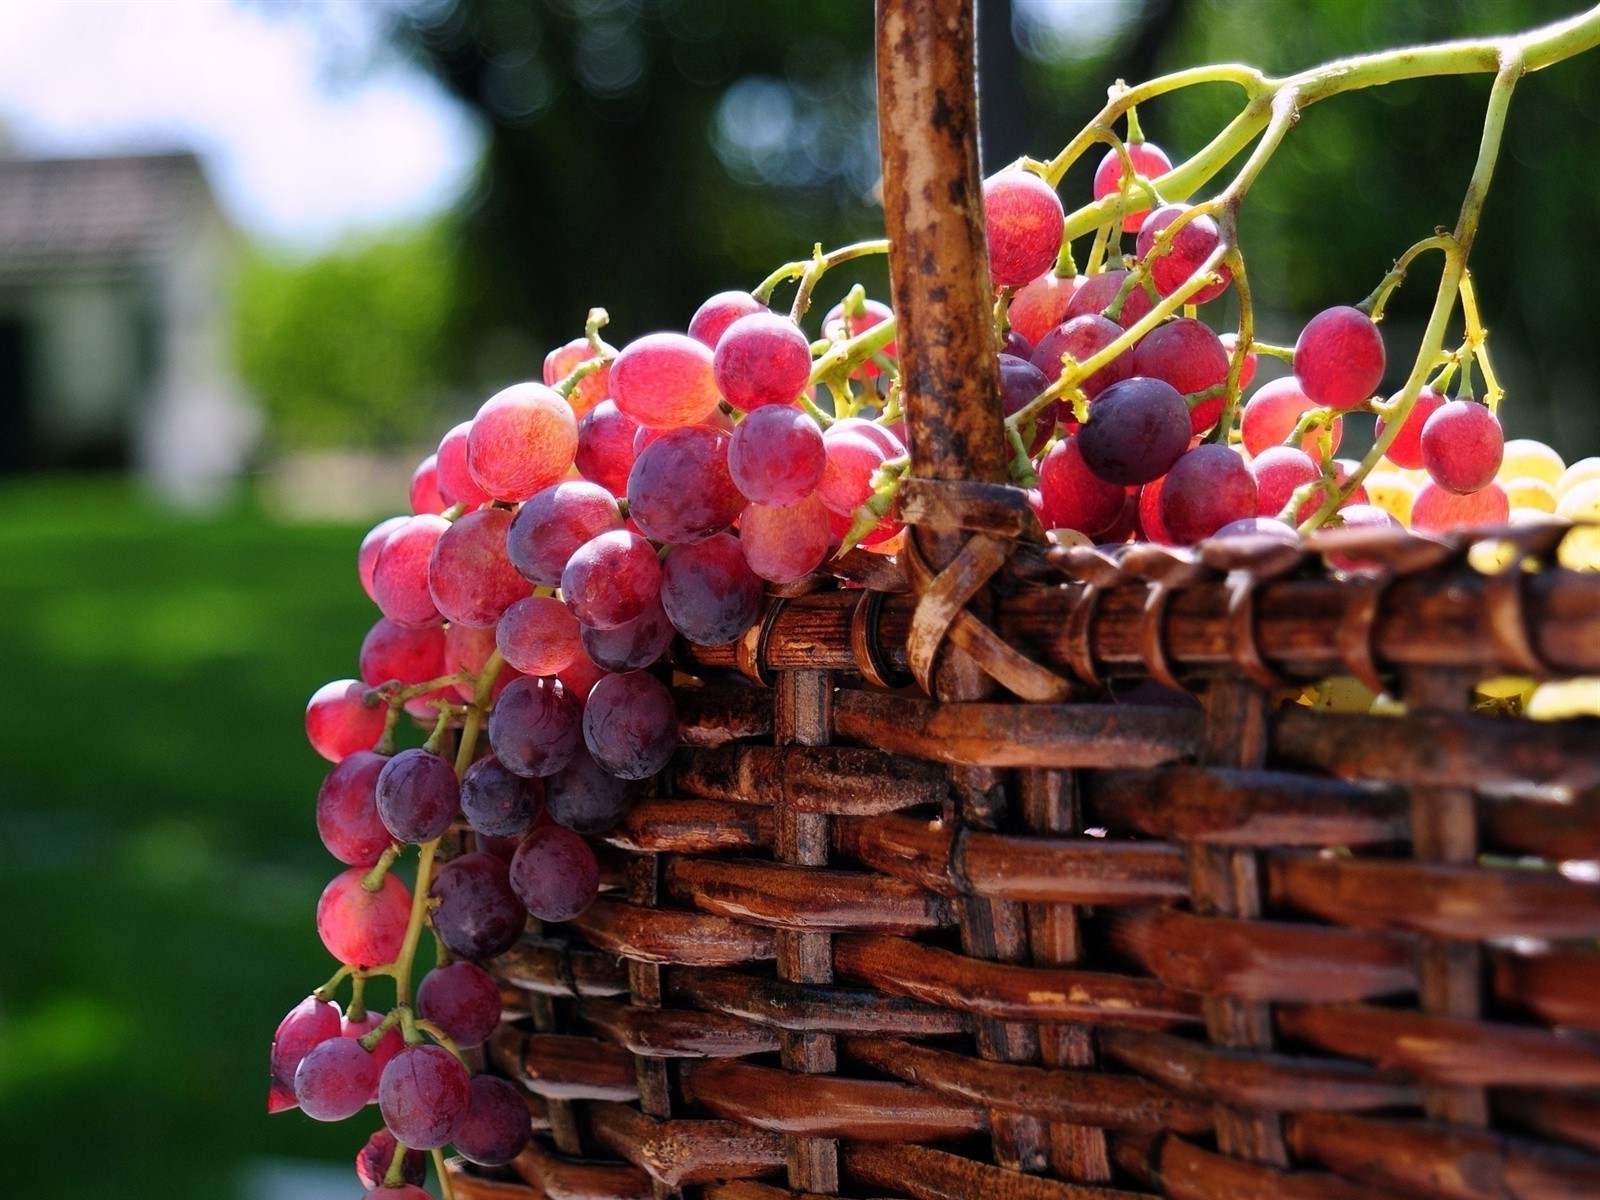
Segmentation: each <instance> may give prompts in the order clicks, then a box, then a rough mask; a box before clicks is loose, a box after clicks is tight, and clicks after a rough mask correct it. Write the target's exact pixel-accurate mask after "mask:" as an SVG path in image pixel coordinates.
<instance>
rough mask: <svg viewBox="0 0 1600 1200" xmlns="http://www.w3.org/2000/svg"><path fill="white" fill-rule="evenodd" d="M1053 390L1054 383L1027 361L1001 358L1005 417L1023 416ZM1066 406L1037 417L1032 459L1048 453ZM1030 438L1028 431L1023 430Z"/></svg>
mask: <svg viewBox="0 0 1600 1200" xmlns="http://www.w3.org/2000/svg"><path fill="white" fill-rule="evenodd" d="M1049 386H1050V380H1048V379H1047V378H1045V373H1044V372H1043V371H1041V370H1040V369H1039V368H1038V367H1036V366H1034V365H1033V364H1032V363H1031V362H1029V361H1028V360H1027V359H1025V358H1013V357H1012V356H1011V355H1009V354H1002V355H1000V404H1001V407H1002V408H1004V409H1005V415H1006V416H1008V417H1009V416H1010V415H1011V414H1012V413H1014V412H1020V411H1021V410H1022V409H1023V408H1025V407H1026V406H1027V405H1029V404H1031V403H1032V402H1033V401H1034V400H1036V399H1038V396H1039V393H1040V392H1042V391H1044V390H1045V388H1047V387H1049ZM1064 411H1065V405H1063V404H1062V403H1061V401H1059V400H1058V401H1056V402H1055V403H1054V404H1047V405H1045V407H1044V411H1043V412H1039V413H1035V414H1034V417H1033V440H1032V441H1031V442H1030V443H1029V445H1028V453H1029V454H1030V455H1033V454H1037V453H1039V451H1041V450H1043V449H1044V445H1045V443H1046V442H1048V441H1049V440H1050V438H1051V435H1053V434H1054V433H1055V431H1056V422H1057V421H1059V420H1060V419H1061V414H1062V413H1063V412H1064ZM1023 433H1024V434H1026V433H1027V430H1023Z"/></svg>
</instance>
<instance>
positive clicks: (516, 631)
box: [495, 596, 583, 675]
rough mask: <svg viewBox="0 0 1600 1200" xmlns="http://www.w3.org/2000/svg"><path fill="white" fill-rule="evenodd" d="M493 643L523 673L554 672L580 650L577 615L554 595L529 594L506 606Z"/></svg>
mask: <svg viewBox="0 0 1600 1200" xmlns="http://www.w3.org/2000/svg"><path fill="white" fill-rule="evenodd" d="M495 644H496V645H497V646H498V647H499V648H500V653H501V655H502V656H503V657H504V658H505V660H506V661H507V662H508V663H510V664H511V665H512V666H513V667H515V668H516V669H517V670H519V671H521V672H522V673H523V674H524V675H554V674H555V673H556V672H557V671H559V670H561V668H562V667H565V666H566V665H567V664H569V663H570V662H572V660H573V659H575V658H577V657H578V655H580V654H582V653H583V642H582V641H581V640H580V639H579V637H578V619H577V618H576V617H574V616H573V615H572V610H571V609H569V608H568V607H567V606H566V605H565V604H563V603H562V602H561V601H559V600H557V599H556V598H555V597H554V596H528V597H527V598H525V599H522V600H518V601H517V602H516V603H515V604H513V605H512V606H511V607H510V608H508V609H506V611H505V614H504V615H503V616H502V617H501V618H500V624H499V625H498V626H496V627H495Z"/></svg>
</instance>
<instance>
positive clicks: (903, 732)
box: [453, 0, 1600, 1200]
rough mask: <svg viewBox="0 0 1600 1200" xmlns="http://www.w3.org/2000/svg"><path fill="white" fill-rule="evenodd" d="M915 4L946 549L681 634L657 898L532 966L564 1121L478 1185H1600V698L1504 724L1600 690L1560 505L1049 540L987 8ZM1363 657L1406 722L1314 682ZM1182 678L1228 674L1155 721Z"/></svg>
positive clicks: (656, 813) (891, 130)
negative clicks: (1042, 515)
mask: <svg viewBox="0 0 1600 1200" xmlns="http://www.w3.org/2000/svg"><path fill="white" fill-rule="evenodd" d="M879 22H880V25H879V44H880V55H881V56H888V58H889V59H891V60H892V61H890V62H887V63H884V64H882V65H883V66H884V67H885V68H886V69H882V70H880V80H881V83H880V108H881V119H882V122H883V146H884V157H885V165H886V169H885V179H886V196H885V207H886V212H887V217H888V223H889V229H890V234H891V237H892V240H893V243H894V246H895V254H894V256H893V260H892V263H891V272H892V277H893V286H894V299H895V302H896V303H895V307H896V310H897V312H898V314H899V317H900V334H899V343H900V354H901V361H902V369H903V372H904V375H903V378H904V379H905V382H906V392H907V397H906V399H907V407H908V410H909V425H910V430H909V432H910V438H911V448H912V456H913V470H914V475H915V478H914V479H913V480H911V481H910V482H908V484H907V486H906V489H905V491H904V493H903V496H902V506H903V515H904V516H905V518H906V520H907V521H908V523H909V524H911V525H912V526H913V529H914V536H913V537H912V538H911V539H910V540H909V542H908V546H907V549H906V551H905V553H904V554H903V555H902V556H901V561H902V563H903V567H901V568H896V567H894V566H893V565H892V564H889V563H886V562H885V561H884V560H882V559H879V558H875V557H872V556H870V555H851V556H849V557H848V558H847V559H846V560H844V562H843V563H842V564H840V566H839V572H838V575H839V576H842V577H843V578H842V579H840V578H837V577H835V578H830V579H828V580H826V581H820V582H819V581H811V584H810V586H808V587H807V588H804V589H795V590H794V592H793V593H792V594H790V595H788V596H784V597H774V598H773V600H772V602H771V604H770V607H769V609H768V612H767V615H766V618H765V620H764V621H763V622H762V623H761V625H760V626H758V627H757V628H756V629H755V630H753V631H752V632H751V634H750V636H749V637H748V638H746V639H745V640H744V641H743V642H742V643H740V644H738V645H735V646H727V647H721V648H717V649H711V650H706V649H697V648H681V649H680V651H679V663H678V665H679V667H680V669H681V671H682V672H683V673H682V674H680V675H679V676H678V677H677V682H678V684H679V685H681V686H679V688H678V697H679V701H680V710H681V713H682V719H683V741H684V748H683V750H682V751H681V752H680V754H679V756H678V758H677V760H676V761H675V763H674V765H673V767H672V769H671V770H670V771H668V772H667V773H665V774H664V775H663V776H662V777H661V778H660V779H659V780H658V781H657V783H656V788H655V796H656V797H657V798H654V799H650V800H646V801H644V802H642V803H640V804H639V806H638V807H637V808H636V809H635V810H634V811H633V813H632V814H631V816H630V817H629V818H628V819H627V820H626V822H625V823H624V825H623V826H622V827H621V828H619V829H617V830H615V831H614V832H613V833H612V834H611V835H610V836H609V838H608V839H607V840H608V841H609V843H610V847H611V848H612V850H611V851H609V852H608V854H609V857H607V858H605V860H604V864H603V865H604V869H605V871H606V874H607V883H608V886H609V891H608V892H607V894H606V895H604V896H602V898H601V900H600V901H599V902H598V903H596V904H595V906H594V907H593V908H592V909H591V910H590V911H589V912H588V913H586V914H585V915H584V916H583V917H581V918H580V919H579V920H577V921H575V922H573V923H571V924H570V925H567V926H564V927H551V928H547V929H544V930H541V931H530V933H529V934H528V935H527V936H526V937H525V938H524V939H523V941H522V943H521V944H520V945H519V946H518V947H516V948H515V949H514V950H513V951H512V952H511V953H509V954H507V955H505V956H504V957H502V958H501V959H499V960H497V961H496V962H495V963H494V964H493V967H494V969H495V971H496V973H497V975H498V978H499V979H500V980H501V981H502V983H503V986H504V994H505V998H506V1012H505V1023H504V1024H503V1025H502V1027H501V1029H500V1031H499V1033H498V1034H497V1035H496V1037H495V1038H494V1039H493V1041H492V1042H491V1043H490V1046H489V1048H488V1051H487V1056H488V1059H489V1060H490V1063H491V1064H492V1066H493V1068H495V1069H498V1070H499V1071H501V1072H503V1073H504V1074H506V1075H507V1076H509V1077H510V1078H512V1079H515V1080H519V1081H521V1082H522V1083H523V1084H525V1085H526V1087H527V1089H528V1092H529V1100H528V1104H529V1111H530V1113H531V1114H532V1118H533V1122H534V1125H535V1129H536V1131H537V1134H536V1137H535V1141H534V1145H533V1147H532V1148H531V1149H529V1150H528V1151H527V1152H526V1153H525V1154H524V1155H523V1156H522V1157H521V1158H520V1159H519V1160H518V1161H517V1162H516V1163H515V1164H514V1170H508V1171H506V1172H503V1173H501V1174H499V1175H498V1176H497V1175H494V1174H493V1173H487V1174H486V1173H481V1172H476V1171H474V1170H472V1169H467V1168H461V1169H456V1170H454V1172H453V1184H454V1190H455V1194H456V1195H457V1196H458V1197H463V1198H466V1200H528V1198H530V1197H533V1196H542V1197H552V1198H555V1200H603V1198H607V1200H647V1198H650V1197H664V1196H668V1195H672V1194H676V1193H678V1192H680V1191H687V1192H688V1193H689V1194H691V1195H698V1196H703V1197H705V1198H706V1200H779V1198H780V1197H784V1196H792V1195H794V1194H795V1193H796V1192H798V1193H804V1194H822V1195H833V1194H843V1195H853V1196H900V1197H914V1198H916V1200H978V1198H980V1197H982V1198H985V1200H987V1198H999V1200H1068V1198H1074V1197H1106V1198H1109V1197H1125V1196H1133V1195H1150V1194H1158V1195H1165V1196H1171V1197H1212V1198H1216V1200H1249V1198H1266V1197H1278V1198H1296V1200H1312V1198H1315V1200H1344V1198H1351V1200H1354V1198H1356V1197H1371V1196H1375V1195H1384V1196H1387V1195H1401V1196H1411V1195H1415V1196H1435V1197H1450V1198H1471V1200H1479V1198H1484V1200H1487V1198H1490V1197H1494V1198H1500V1197H1517V1198H1534V1197H1538V1198H1554V1197H1577V1196H1600V1036H1597V1034H1600V955H1597V954H1596V953H1595V941H1594V939H1596V938H1597V937H1600V886H1597V885H1596V883H1595V881H1594V876H1593V875H1592V874H1585V873H1584V872H1583V871H1582V870H1581V869H1580V867H1581V866H1582V865H1583V864H1584V863H1585V862H1588V863H1592V862H1593V861H1594V860H1596V859H1600V724H1597V723H1595V722H1591V721H1571V722H1564V723H1533V722H1527V721H1523V720H1517V719H1508V718H1496V717H1493V716H1483V715H1475V714H1474V713H1473V712H1472V711H1471V694H1472V692H1471V689H1472V685H1473V683H1474V682H1476V681H1477V680H1480V679H1482V678H1483V677H1485V676H1487V675H1492V674H1495V673H1498V672H1502V671H1515V672H1521V673H1526V674H1532V675H1538V676H1547V677H1548V676H1560V675H1571V674H1583V673H1600V577H1596V576H1584V575H1578V574H1575V573H1572V572H1568V571H1564V570H1561V569H1558V568H1556V567H1554V566H1553V564H1552V555H1553V552H1554V549H1555V546H1556V544H1557V542H1558V541H1559V539H1560V537H1561V534H1562V531H1561V530H1560V529H1559V528H1556V529H1545V528H1539V529H1533V530H1529V529H1527V528H1523V529H1520V530H1518V531H1516V532H1515V536H1516V538H1517V539H1518V541H1517V546H1518V549H1519V550H1520V557H1521V563H1520V566H1519V567H1513V568H1512V569H1511V570H1510V571H1509V572H1507V573H1504V574H1499V575H1486V574H1483V573H1480V572H1479V571H1477V570H1474V569H1473V567H1472V566H1471V565H1469V563H1468V562H1467V552H1468V549H1469V547H1468V546H1467V545H1466V544H1465V542H1463V541H1462V540H1460V539H1457V540H1455V541H1448V540H1437V539H1428V538H1421V537H1416V536H1413V535H1410V534H1405V533H1402V532H1396V533H1395V534H1393V535H1385V536H1372V535H1367V536H1364V537H1357V536H1356V535H1353V534H1341V533H1330V534H1327V535H1324V536H1323V537H1322V538H1321V540H1320V541H1318V542H1314V543H1313V545H1312V546H1311V547H1310V548H1309V549H1308V550H1306V551H1302V550H1300V549H1296V548H1286V547H1284V546H1281V545H1276V544H1255V543H1251V542H1228V543H1212V544H1209V545H1205V546H1202V547H1201V548H1199V549H1198V550H1196V551H1189V550H1171V549H1166V548H1162V547H1156V546H1134V547H1127V548H1119V549H1122V550H1125V552H1122V553H1117V554H1111V553H1105V552H1101V551H1096V550H1082V549H1074V550H1068V549H1063V548H1050V547H1046V546H1044V545H1043V544H1041V543H1039V542H1038V541H1037V540H1036V539H1037V530H1036V528H1034V525H1033V520H1032V517H1031V516H1030V514H1029V511H1028V509H1027V506H1026V504H1025V503H1024V502H1023V500H1022V498H1021V496H1020V494H1019V493H1017V492H1016V491H1015V490H1014V489H1011V488H1009V487H1006V486H1004V485H1003V484H1002V483H1001V482H999V481H1001V480H1003V478H1004V461H1005V457H1006V454H1005V446H1004V443H1003V440H1002V438H1001V436H1000V422H999V415H998V408H997V401H996V398H995V396H996V392H995V388H994V385H993V379H992V377H991V375H992V372H991V373H990V374H986V368H985V364H986V363H992V361H993V360H992V350H991V348H990V347H989V345H988V342H987V337H988V334H987V333H986V332H985V327H984V316H985V313H986V309H987V306H988V301H989V293H988V278H987V272H986V269H985V267H984V265H983V264H984V258H983V242H982V225H981V221H980V220H979V219H978V217H977V215H976V214H975V213H974V211H973V208H974V201H975V197H976V196H977V194H978V180H977V168H976V155H975V152H974V141H975V138H974V130H973V127H972V116H973V112H974V102H973V94H972V93H973V85H972V74H971V68H970V64H971V61H972V27H971V12H970V6H969V4H968V3H962V2H951V0H894V2H886V3H883V4H882V5H881V6H880V12H879ZM930 198H931V199H930ZM935 200H936V201H937V202H934V201H935ZM1327 550H1338V551H1342V552H1344V553H1346V554H1351V555H1355V556H1360V557H1365V558H1368V559H1370V560H1372V562H1373V563H1375V564H1377V565H1379V566H1381V568H1382V570H1381V572H1379V573H1372V574H1366V575H1363V576H1361V577H1359V578H1356V579H1341V578H1336V577H1333V576H1330V575H1329V574H1328V572H1327V571H1326V569H1325V568H1324V567H1323V565H1322V564H1323V557H1322V554H1321V553H1319V551H1327ZM1333 674H1350V675H1355V676H1356V677H1358V678H1360V679H1363V680H1366V681H1369V682H1371V683H1373V684H1374V685H1381V686H1382V687H1384V688H1385V690H1387V691H1388V692H1389V693H1390V694H1392V695H1396V696H1398V697H1400V698H1402V699H1403V700H1404V701H1405V702H1406V705H1407V715H1404V716H1371V715H1346V714H1337V713H1332V712H1327V711H1314V710H1312V709H1310V708H1307V707H1304V706H1300V705H1297V704H1294V703H1286V702H1285V697H1286V696H1288V695H1293V694H1294V692H1295V691H1297V690H1298V689H1299V688H1300V687H1301V686H1303V685H1304V684H1305V683H1306V682H1307V681H1315V680H1317V679H1321V678H1326V677H1328V676H1329V675H1333ZM1139 677H1153V678H1154V679H1156V680H1158V681H1162V682H1165V683H1168V684H1173V683H1176V684H1181V685H1183V686H1184V687H1186V688H1187V689H1188V690H1190V691H1191V692H1193V693H1194V694H1195V695H1197V696H1198V697H1199V701H1198V703H1196V704H1194V705H1193V706H1192V707H1173V706H1165V707H1154V706H1143V705H1139V704H1135V703H1129V702H1127V701H1126V700H1124V701H1123V702H1115V703H1113V702H1107V700H1106V699H1105V697H1106V694H1107V693H1106V690H1105V682H1106V681H1107V680H1131V679H1135V678H1139ZM1286 688H1288V689H1292V690H1290V691H1286V690H1285V689H1286ZM930 696H931V697H934V698H932V699H930V698H929V697H930ZM790 1189H793V1191H791V1190H790Z"/></svg>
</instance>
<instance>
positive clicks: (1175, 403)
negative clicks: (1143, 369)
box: [1078, 375, 1191, 529]
mask: <svg viewBox="0 0 1600 1200" xmlns="http://www.w3.org/2000/svg"><path fill="white" fill-rule="evenodd" d="M1190 437H1191V432H1190V426H1189V406H1188V405H1187V404H1185V403H1184V402H1183V397H1182V396H1180V395H1179V394H1178V392H1177V389H1176V388H1174V387H1173V386H1172V385H1171V384H1170V383H1163V382H1161V380H1159V379H1146V378H1144V377H1142V376H1137V375H1136V376H1134V377H1133V378H1132V379H1125V380H1123V381H1122V382H1121V383H1117V384H1113V385H1112V386H1111V387H1108V388H1107V389H1106V390H1105V391H1103V392H1101V393H1100V395H1099V396H1098V397H1096V399H1095V401H1094V403H1093V404H1092V405H1090V407H1089V420H1088V421H1087V422H1085V424H1084V426H1083V429H1082V430H1081V431H1080V432H1079V434H1078V450H1079V451H1080V452H1081V453H1082V455H1083V461H1084V465H1086V466H1087V467H1088V468H1089V470H1091V471H1093V472H1094V473H1095V474H1096V475H1098V476H1100V478H1101V479H1104V480H1106V481H1107V482H1109V483H1120V484H1123V485H1130V484H1136V483H1149V482H1150V481H1151V480H1152V479H1156V478H1159V477H1160V476H1162V475H1165V474H1166V473H1167V471H1168V469H1169V468H1170V467H1171V466H1172V464H1173V463H1175V462H1177V461H1178V456H1179V455H1180V454H1182V453H1183V452H1184V451H1185V450H1186V449H1188V447H1189V438H1190ZM1168 528H1169V529H1170V528H1171V525H1170V523H1168Z"/></svg>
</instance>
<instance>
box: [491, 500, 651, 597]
mask: <svg viewBox="0 0 1600 1200" xmlns="http://www.w3.org/2000/svg"><path fill="white" fill-rule="evenodd" d="M621 528H622V513H621V511H619V510H618V508H617V501H616V497H614V496H613V495H612V494H611V493H610V492H608V491H607V490H606V489H605V488H604V487H602V486H601V485H600V484H598V483H589V482H588V481H587V480H580V479H567V480H563V481H562V482H560V483H558V484H555V485H553V486H551V487H547V488H545V489H544V491H542V492H537V493H535V494H534V495H533V496H532V497H530V498H529V500H528V502H527V503H526V504H524V505H523V506H522V507H521V508H519V509H518V510H517V515H516V516H515V517H514V518H512V521H511V528H510V531H509V532H508V533H507V534H506V553H507V554H508V555H509V556H510V558H511V563H512V565H513V566H515V567H516V569H517V570H518V571H520V572H521V573H522V576H523V578H524V579H527V580H529V581H531V582H533V583H536V584H538V585H539V586H540V587H559V586H560V585H561V572H562V570H563V569H564V568H565V567H566V565H567V560H568V559H569V558H571V557H572V554H573V552H574V551H575V550H577V548H578V547H579V546H581V545H583V544H584V543H585V542H587V541H588V540H589V539H590V538H595V537H599V536H600V535H601V534H602V533H609V532H610V531H611V530H613V529H621Z"/></svg>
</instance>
